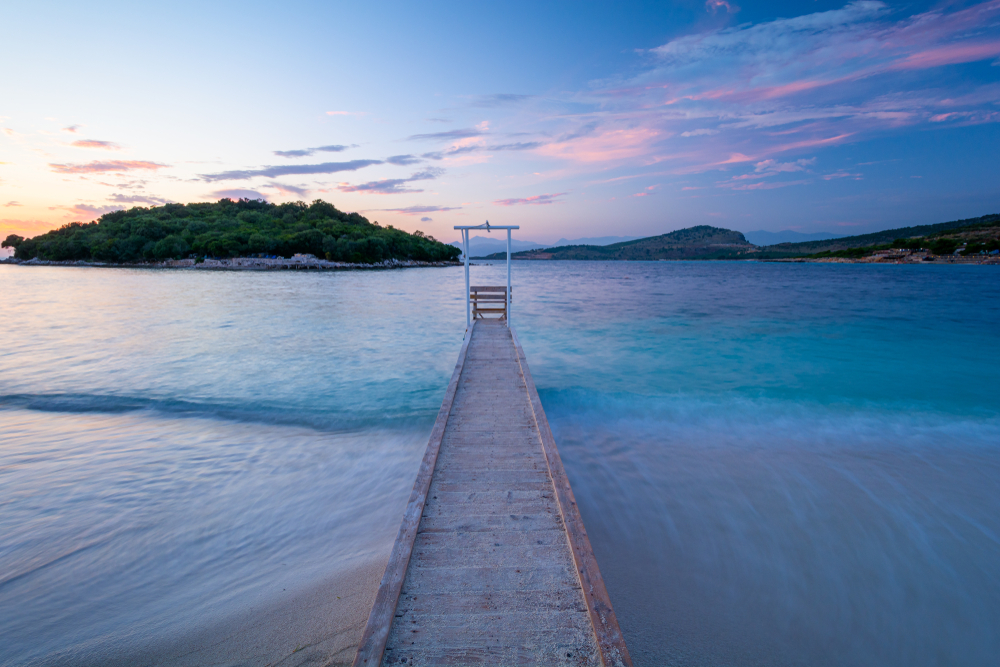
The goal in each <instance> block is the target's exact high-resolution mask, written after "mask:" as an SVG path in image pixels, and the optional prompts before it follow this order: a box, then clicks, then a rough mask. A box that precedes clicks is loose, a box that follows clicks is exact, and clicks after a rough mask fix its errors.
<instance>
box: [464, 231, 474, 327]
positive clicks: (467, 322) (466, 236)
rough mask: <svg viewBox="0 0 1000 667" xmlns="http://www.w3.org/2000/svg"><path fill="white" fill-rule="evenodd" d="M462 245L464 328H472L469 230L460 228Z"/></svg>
mask: <svg viewBox="0 0 1000 667" xmlns="http://www.w3.org/2000/svg"><path fill="white" fill-rule="evenodd" d="M462 245H463V246H464V247H465V330H466V331H468V330H469V329H471V328H472V300H471V299H470V298H469V230H468V229H463V230H462Z"/></svg>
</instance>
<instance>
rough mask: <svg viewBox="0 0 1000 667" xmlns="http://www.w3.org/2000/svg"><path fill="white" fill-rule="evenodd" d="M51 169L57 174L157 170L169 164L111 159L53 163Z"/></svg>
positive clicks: (50, 164)
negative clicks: (81, 162)
mask: <svg viewBox="0 0 1000 667" xmlns="http://www.w3.org/2000/svg"><path fill="white" fill-rule="evenodd" d="M49 166H50V167H52V171H54V172H56V173H59V174H100V173H104V172H109V171H112V172H126V171H136V170H148V171H157V170H159V169H164V168H166V167H169V166H170V165H166V164H160V163H159V162H146V161H143V160H111V161H109V162H90V163H87V164H53V163H49Z"/></svg>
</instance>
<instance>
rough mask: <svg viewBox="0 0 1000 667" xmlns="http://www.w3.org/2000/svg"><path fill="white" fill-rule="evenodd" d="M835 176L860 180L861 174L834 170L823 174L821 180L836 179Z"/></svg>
mask: <svg viewBox="0 0 1000 667" xmlns="http://www.w3.org/2000/svg"><path fill="white" fill-rule="evenodd" d="M837 178H850V179H852V180H855V181H860V180H861V174H851V173H848V172H846V171H838V172H836V173H834V174H824V175H823V180H824V181H832V180H834V179H837Z"/></svg>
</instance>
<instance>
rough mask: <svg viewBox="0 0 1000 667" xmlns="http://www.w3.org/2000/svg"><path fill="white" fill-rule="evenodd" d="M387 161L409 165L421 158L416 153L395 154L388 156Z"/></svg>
mask: <svg viewBox="0 0 1000 667" xmlns="http://www.w3.org/2000/svg"><path fill="white" fill-rule="evenodd" d="M385 161H386V162H388V163H389V164H398V165H401V166H408V165H411V164H416V163H418V162H420V158H418V157H417V156H416V155H393V156H392V157H387V158H386V159H385Z"/></svg>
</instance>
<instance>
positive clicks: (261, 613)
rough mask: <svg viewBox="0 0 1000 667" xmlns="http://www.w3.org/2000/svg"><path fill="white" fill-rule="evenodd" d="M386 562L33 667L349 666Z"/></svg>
mask: <svg viewBox="0 0 1000 667" xmlns="http://www.w3.org/2000/svg"><path fill="white" fill-rule="evenodd" d="M387 560H388V553H387V552H386V553H379V554H377V555H376V554H373V555H371V556H369V557H367V558H359V559H357V560H355V561H354V562H351V563H347V564H342V565H341V566H340V567H339V568H338V571H336V573H335V574H332V575H330V576H328V577H327V578H325V579H323V580H321V581H319V582H317V583H315V584H312V585H309V586H307V587H304V588H303V589H301V590H299V591H296V592H293V593H291V594H290V595H288V596H287V597H283V598H280V599H278V600H273V599H271V600H267V599H265V600H260V601H258V602H257V603H254V604H251V605H248V606H247V607H246V608H244V609H243V610H241V611H239V612H237V613H235V614H232V615H230V616H229V617H227V618H223V619H220V620H218V621H215V622H213V623H211V624H209V625H208V627H204V628H199V629H193V630H189V631H181V632H177V633H175V634H173V635H168V636H161V637H150V638H149V641H148V642H146V643H143V641H142V639H141V638H134V637H130V638H128V640H127V643H126V644H125V645H121V644H119V645H117V646H116V645H114V644H113V643H106V644H104V645H102V646H94V647H91V648H89V650H88V649H84V650H82V651H72V652H71V653H70V654H66V653H63V654H61V655H53V656H48V657H47V659H43V660H41V661H39V662H38V663H36V664H40V665H58V664H65V663H67V662H72V663H73V664H77V665H81V666H82V667H98V666H100V667H126V666H130V665H147V666H150V667H151V666H154V665H169V666H170V667H201V666H203V665H236V664H240V665H243V664H257V665H271V666H272V667H277V666H278V665H296V666H300V667H304V666H309V667H312V666H316V667H320V666H323V667H348V666H349V665H351V663H352V662H353V660H354V654H355V653H356V651H357V647H358V644H359V643H360V641H361V634H362V632H363V631H364V628H365V623H366V622H367V620H368V614H369V613H370V611H371V606H372V604H373V603H374V600H375V593H376V592H377V590H378V586H379V582H380V580H381V578H382V574H383V572H384V571H385V564H386V562H387ZM136 639H138V641H136ZM129 640H130V641H129Z"/></svg>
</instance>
